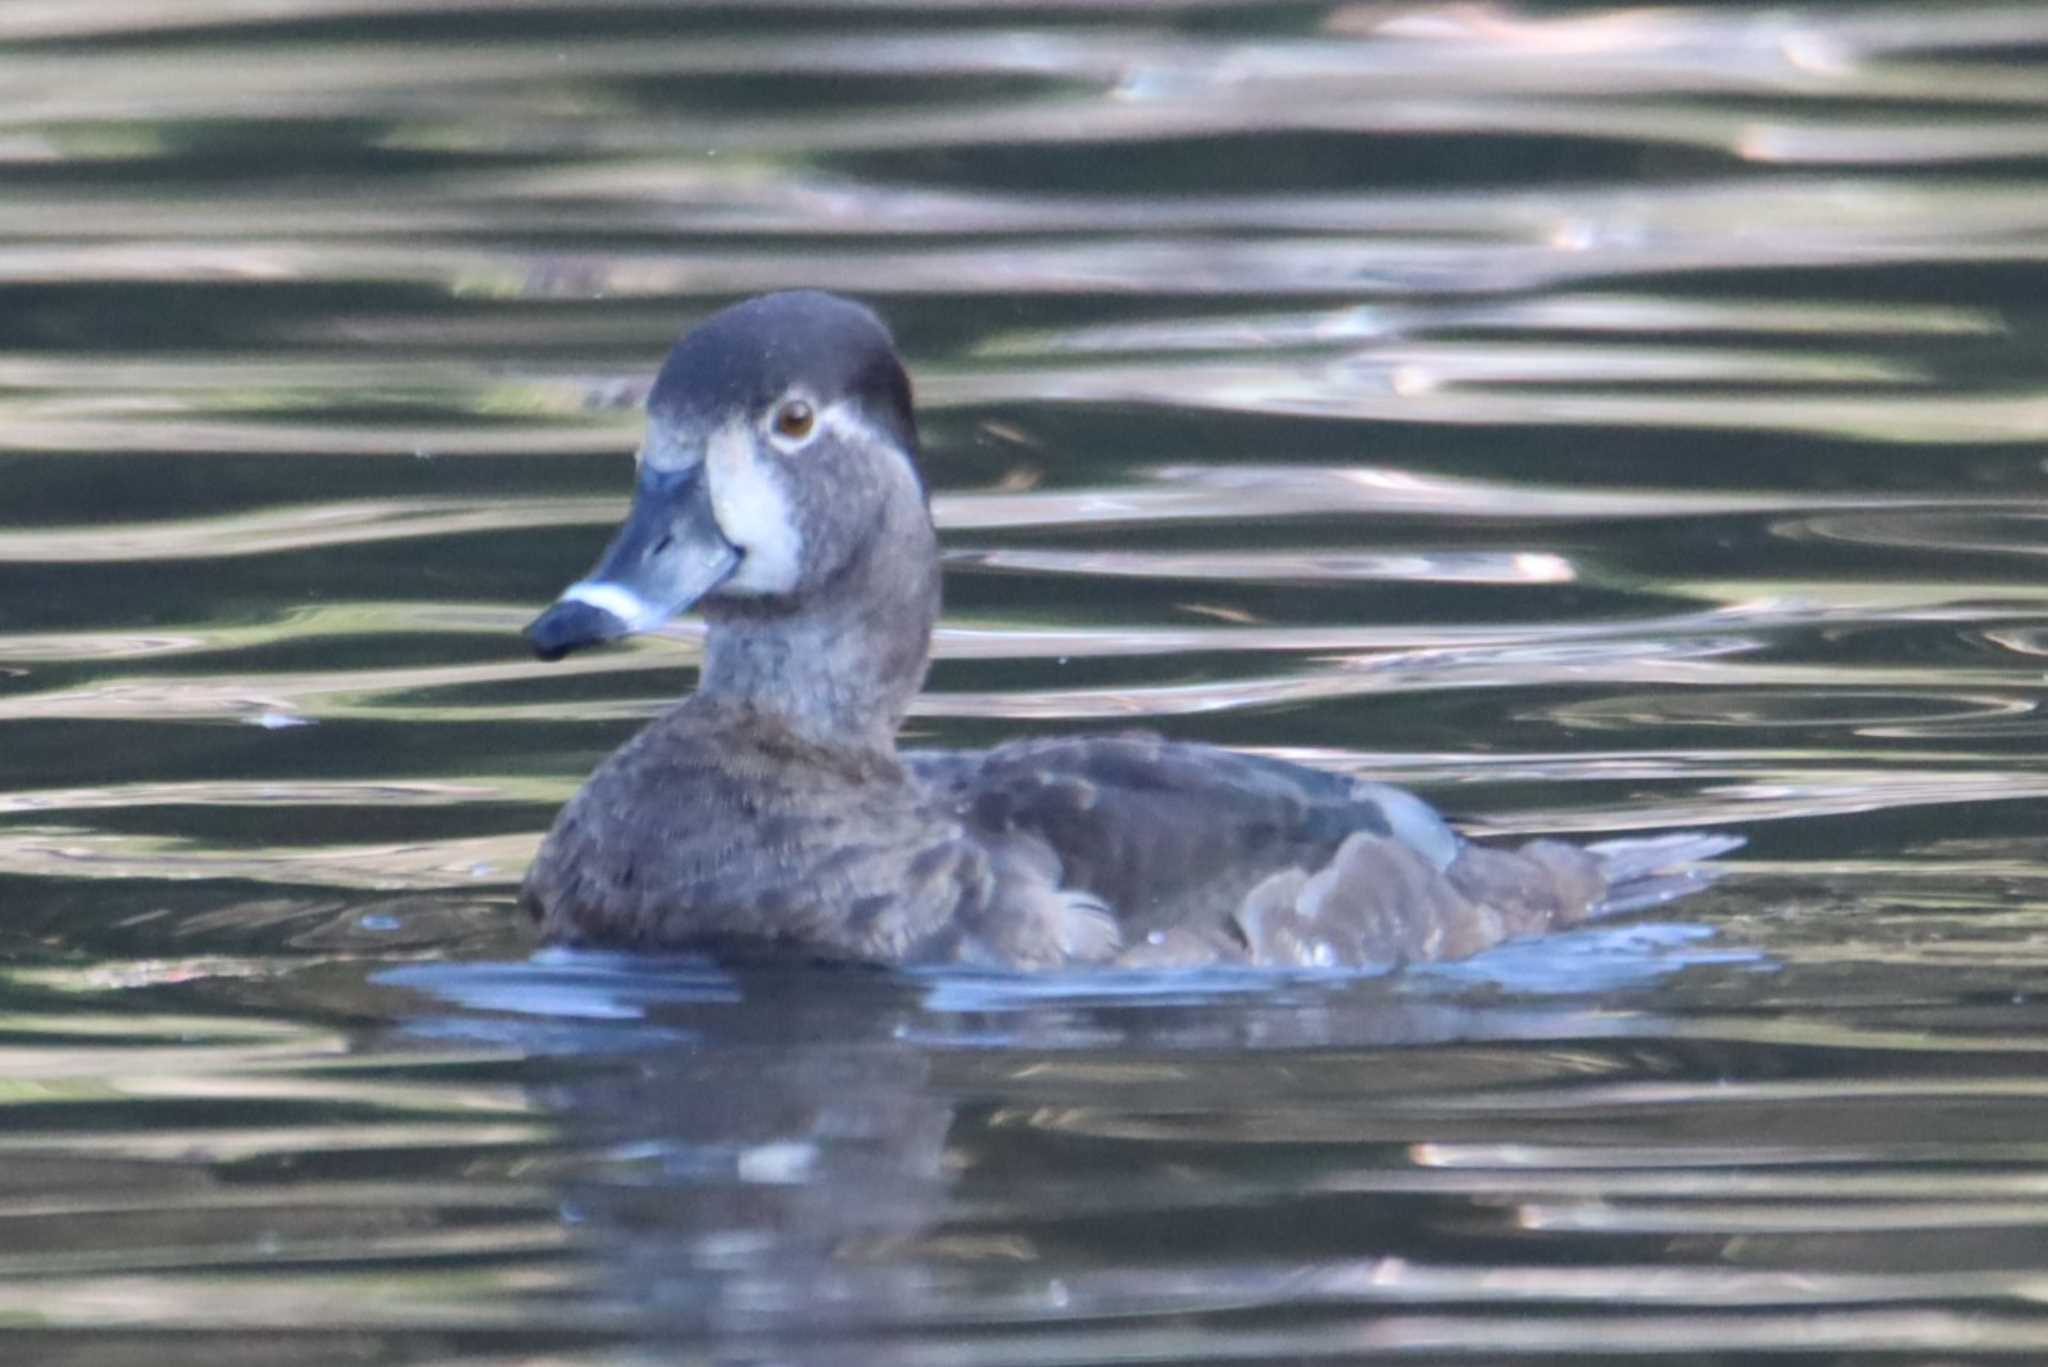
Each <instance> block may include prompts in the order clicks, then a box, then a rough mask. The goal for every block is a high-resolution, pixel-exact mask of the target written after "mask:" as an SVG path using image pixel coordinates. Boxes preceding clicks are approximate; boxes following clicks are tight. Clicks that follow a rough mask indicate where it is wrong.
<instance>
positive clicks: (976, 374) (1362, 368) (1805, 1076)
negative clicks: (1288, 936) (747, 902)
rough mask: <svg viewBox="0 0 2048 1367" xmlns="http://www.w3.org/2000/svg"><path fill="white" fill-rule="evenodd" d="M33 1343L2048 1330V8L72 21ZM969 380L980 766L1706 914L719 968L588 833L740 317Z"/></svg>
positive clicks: (1803, 1358)
mask: <svg viewBox="0 0 2048 1367" xmlns="http://www.w3.org/2000/svg"><path fill="white" fill-rule="evenodd" d="M0 89H4V90H5V91H6V92H7V100H6V103H5V108H4V110H0V182H4V185H5V192H4V193H0V412H4V421H0V490H4V492H0V1012H4V1015H0V1030H4V1036H0V1101H4V1103H5V1108H4V1110H0V1117H4V1119H0V1154H4V1157H0V1358H4V1359H5V1360H6V1361H9V1362H22V1363H37V1364H60V1365H62V1367H87V1365H89V1367H121V1365H122V1364H131V1363H133V1364H148V1367H179V1364H185V1363H191V1364H209V1367H214V1365H218V1364H243V1363H248V1364H259V1363H260V1364H273V1363H278V1362H287V1361H290V1362H300V1361H304V1362H312V1361H321V1362H327V1361H333V1362H344V1361H345V1362H360V1363H378V1364H409V1365H410V1364H489V1365H491V1367H506V1365H509V1364H515V1363H517V1364H541V1363H547V1364H579V1365H582V1364H615V1363H653V1362H673V1361H688V1362H701V1363H718V1364H770V1363H775V1364H781V1363H820V1364H824V1363H830V1364H848V1363H854V1364H859V1363H873V1364H913V1365H915V1364H932V1365H933V1367H938V1365H939V1364H947V1365H950V1364H999V1363H1016V1364H1028V1365H1046V1367H1050V1365H1054V1364H1057V1365H1059V1367H1068V1365H1070V1364H1071V1365H1074V1367H1078V1365H1079V1364H1093V1363H1213V1364H1230V1363H1249V1362H1264V1361H1286V1362H1339V1361H1358V1360H1378V1359H1386V1360H1418V1361H1419V1360H1426V1361H1429V1362H1431V1363H1475V1364H1477V1363H1522V1362H1528V1363H1538V1362H1572V1361H1583V1360H1598V1361H1601V1362H1648V1363H1661V1364H1688V1365H1689V1367H1690V1365H1694V1364H1704V1363H1766V1362H1769V1363H1777V1362H1791V1361H1797V1362H1809V1361H1811V1362H1826V1363H1845V1362H1851V1361H1862V1360H1866V1359H1871V1360H1880V1359H1881V1360H1885V1361H1911V1362H1924V1363H1935V1362H1940V1363H1957V1362H1963V1361H1972V1362H1975V1361H1986V1362H1989V1361H2005V1362H2013V1363H2018V1362H2033V1361H2041V1360H2044V1359H2048V1317H2044V1316H2043V1314H2042V1312H2041V1300H2042V1297H2043V1294H2044V1291H2043V1289H2044V1287H2048V1228H2044V1227H2048V1137H2044V1136H2048V1035H2044V1027H2048V1005H2044V1004H2043V1002H2042V1000H2041V998H2040V996H2039V993H2040V989H2041V987H2042V985H2043V982H2044V969H2048V859H2044V856H2048V836H2044V832H2043V825H2044V822H2043V816H2044V802H2048V763H2044V755H2048V747H2044V741H2048V725H2044V720H2043V711H2042V702H2043V698H2044V687H2043V682H2044V677H2048V572H2044V571H2048V558H2044V557H2048V497H2044V495H2048V469H2044V465H2048V274H2044V271H2043V262H2044V259H2048V8H2044V7H2041V6H2038V5H2032V4H2018V3H2016V4H2004V5H1998V4H1971V3H1959V4H1949V5H1940V6H1935V5H1918V6H1916V5H1909V4H1892V5H1856V4H1850V5H1843V6H1835V7H1827V8H1821V7H1815V8H1811V9H1805V10H1801V9H1794V8H1783V7H1768V8H1767V7H1761V6H1758V7H1750V6H1743V5H1732V4H1731V5H1714V6H1700V7H1696V8H1691V9H1686V8H1593V7H1586V6H1576V5H1567V4H1542V5H1533V4H1532V5H1529V6H1525V7H1519V8H1518V7H1512V6H1508V5H1495V4H1489V3H1449V2H1448V0H1446V2H1445V3H1437V4H1429V3H1415V4H1408V5H1389V4H1377V3H1363V2H1361V3H1351V4H1344V3H1329V2H1328V0H1319V2H1317V3H1300V4H1295V3H1261V4H1240V3H1229V2H1228V0H1178V3H1175V2H1173V0H1159V2H1158V3H1138V2H1137V0H1134V2H1133V3H1129V4H1105V3H1094V2H1091V0H1032V2H1031V3H1024V2H1023V0H1019V2H1018V3H1014V4H1005V3H989V4H969V3H960V2H959V0H954V2H952V3H947V2H946V0H931V2H930V3H925V4H911V3H903V4H892V3H884V2H883V0H858V2H857V3H850V4H845V5H840V6H804V5H799V4H780V3H760V4H751V5H720V4H709V3H707V4H686V3H662V2H659V0H616V2H615V3H607V4H604V5H601V6H585V5H578V4H574V3H571V2H570V0H437V2H436V3H427V4H413V3H400V0H273V2H272V3H265V4H260V5H252V4H245V3H239V2H238V0H190V3H185V4H180V5H177V6H152V5H141V4H132V3H121V2H120V0H95V2H94V3H91V4H65V5H60V4H20V3H17V4H13V5H9V6H6V7H4V8H0ZM797 285H809V286H820V287H824V288H829V289H835V290H840V291H844V292H848V293H852V294H855V295H857V296H859V297H860V298H862V299H863V300H865V301H866V302H868V303H869V304H871V305H873V306H874V307H875V308H877V309H878V310H879V311H880V312H882V313H883V314H884V315H885V316H886V317H887V318H888V319H889V321H890V322H891V324H892V326H893V327H894V328H895V330H896V333H897V336H898V339H899V341H900V342H901V344H902V347H903V350H904V352H905V355H906V357H907V359H908V361H909V364H910V367H911V371H912V374H913V378H914V380H915V383H916V386H917V392H918V399H919V408H920V414H921V421H922V425H923V430H924V440H925V445H926V454H925V466H926V473H927V476H928V480H929V482H930V485H931V488H932V492H933V496H934V509H935V512H936V515H937V518H938V521H939V524H940V527H941V532H942V540H943V543H944V548H945V555H946V560H947V588H946V593H947V605H946V611H945V616H944V619H943V622H942V624H941V628H940V632H939V636H938V640H937V642H936V662H935V665H934V668H933V671H932V675H931V679H930V683H929V686H928V690H927V692H926V694H925V695H924V697H923V698H922V699H921V701H920V703H919V705H918V707H917V709H916V711H915V713H914V714H913V716H912V719H911V722H910V726H909V733H910V736H911V738H912V739H913V740H914V742H915V743H916V744H919V745H922V746H948V747H950V746H973V745H982V744H987V743H991V742H993V741H995V740H997V739H1001V738H1004V737H1011V736H1029V735H1049V734H1056V733H1061V732H1068V731H1077V730H1114V729H1120V728H1128V727H1142V728H1146V729H1150V730H1153V731H1157V732H1161V733H1165V734H1168V735H1171V736H1176V737H1185V738H1191V739H1201V740H1207V741H1212V742H1218V743H1222V744H1228V745H1232V746H1240V747H1244V748H1247V749H1251V750H1255V751H1258V752H1260V753H1265V754H1272V755H1278V756H1283V757H1288V758H1292V759H1295V760H1301V761H1307V762H1311V763H1315V764H1318V765H1322V766H1324V767H1328V768H1331V769H1335V770H1339V771H1342V772H1346V773H1356V774H1361V775H1365V774H1369V775H1372V776H1375V777H1380V778H1385V779H1388V780H1390V781H1393V782H1397V783H1400V784H1403V785H1406V786H1409V787H1412V788H1414V789H1416V790H1417V791H1419V792H1421V793H1422V794H1424V795H1425V796H1427V797H1428V798H1429V799H1431V800H1432V801H1433V802H1435V803H1437V804H1438V805H1440V806H1441V807H1443V808H1444V809H1445V810H1446V811H1447V812H1449V813H1451V814H1453V815H1454V816H1455V818H1456V819H1457V821H1458V823H1459V824H1460V826H1461V827H1462V828H1463V829H1465V830H1467V831H1470V832H1472V833H1474V834H1477V835H1482V836H1502V837H1516V838H1522V837H1527V836H1529V835H1532V834H1557V835H1562V836H1566V837H1569V838H1574V839H1592V838H1599V837H1606V836H1617V835H1626V834H1631V833H1651V832H1656V831H1662V830H1669V829H1687V828H1690V829H1707V830H1717V831H1729V832H1734V833H1739V834H1741V835H1743V836H1745V837H1746V838H1747V841H1748V844H1747V845H1746V847H1745V848H1744V849H1743V850H1741V851H1740V852H1739V853H1737V854H1736V855H1734V856H1732V857H1730V858H1728V859H1727V860H1725V861H1724V870H1723V874H1722V876H1721V877H1720V879H1719V881H1718V882H1716V883H1715V884H1714V885H1713V886H1712V887H1711V888H1709V889H1708V890H1706V891H1705V892H1703V893H1701V894H1698V895H1696V896H1693V897H1691V898H1689V899H1687V900H1684V901H1679V902H1674V903H1671V904H1668V905H1666V906H1664V907H1660V908H1658V909H1656V910H1655V911H1653V912H1649V913H1645V914H1639V915H1636V916H1632V917H1629V918H1626V919H1621V920H1617V921H1613V922H1610V923H1604V924H1599V925H1595V926H1592V927H1589V928H1586V929H1582V930H1578V931H1574V932H1571V933H1568V934H1564V935H1560V936H1557V937H1554V938H1551V939H1546V940H1541V941H1529V942H1520V943H1516V944H1512V945H1509V946H1506V947H1504V948H1501V949H1499V950H1496V951H1493V952H1491V953H1488V954H1485V955H1482V956H1480V957H1478V958H1476V959H1472V960H1469V961H1465V962H1462V963H1454V964H1444V965H1437V966H1432V967H1429V968H1426V969H1418V970H1413V971H1408V972H1404V973H1396V974H1391V975H1377V976H1373V975H1357V974H1350V975H1345V974H1333V973H1323V974H1316V973H1308V974H1295V975H1275V974H1259V973H1249V972H1235V973H1233V972H1222V971H1209V972H1202V973H1193V974H1188V973H1180V974H1169V973H1152V974H1142V973H1126V974H1099V975H1092V976H1074V975H1066V976H1052V977H1046V978H1040V979H1032V978H1019V977H1008V976H1003V975H998V974H973V973H964V972H920V973H895V974H889V973H881V972H865V971H846V972H827V971H822V970H815V969H798V968H788V969H774V968H769V967H760V968H755V969H750V970H747V971H736V970H724V969H720V968H717V967H714V966H711V965H709V964H706V963H703V962H696V961H690V960H659V961H657V960H635V959H631V958H626V957H619V956H610V955H604V954H595V953H568V952H564V951H559V950H543V949H538V948H537V947H536V945H535V943H534V940H533V937H532V935H531V932H530V930H529V929H528V927H527V926H526V925H525V924H524V923H523V921H522V919H521V918H520V917H519V916H518V914H517V912H516V909H515V892H516V888H517V884H518V879H519V877H520V874H521V872H522V871H523V869H524V867H525V865H526V863H527V861H528V859H529V858H530V857H531V855H532V852H533V850H534V848H535V845H536V843H537V841H538V839H539V836H540V834H541V832H542V831H543V830H544V829H545V828H546V826H547V823H548V822H549V820H550V819H551V818H552V816H553V813H554V811H555V809H556V808H557V807H558V806H559V805H560V804H561V803H562V802H563V801H564V800H565V799H566V798H567V797H568V796H569V794H570V793H572V792H573V791H574V790H575V788H576V786H577V785H578V784H579V783H580V782H581V781H582V779H583V778H584V776H585V775H587V774H588V772H589V771H590V769H591V767H592V766H593V765H594V764H595V763H596V762H597V761H598V759H599V758H601V757H602V756H603V755H604V754H605V753H607V752H608V751H609V750H610V749H612V748H613V747H614V746H616V745H617V744H619V743H620V742H621V741H622V740H623V739H624V738H625V737H626V736H628V735H629V734H631V733H632V732H633V731H634V729H635V728H636V727H638V726H639V725H640V724H642V723H643V722H644V721H645V720H646V719H647V718H649V717H651V716H653V715H654V714H655V713H657V712H658V711H659V710H660V709H661V708H662V707H664V706H665V705H666V704H667V703H668V702H669V701H670V700H671V699H673V698H675V697H677V696H679V695H681V694H682V693H683V692H685V691H686V690H687V689H688V687H689V685H690V682H691V680H692V679H693V677H694V668H695V664H696V661H697V659H698V652H699V647H700V644H701V639H702V636H701V628H699V627H698V626H697V625H696V624H695V623H694V622H693V621H688V620H686V621H683V622H680V623H678V624H676V625H674V626H671V627H669V628H668V629H666V630H665V631H663V632H661V633H659V634H658V635H655V636H652V637H647V638H642V639H639V640H636V641H634V642H631V643H628V644H624V645H620V646H616V647H612V648H608V649H605V650H601V651H592V652H586V653H582V654H579V655H577V656H575V657H573V658H572V659H570V660H567V661H564V662H561V663H558V664H553V665H544V664H541V663H538V662H536V661H534V660H533V659H531V658H530V656H529V655H528V653H527V651H526V649H525V646H524V644H523V642H522V641H521V639H520V637H519V629H520V627H521V626H522V625H523V624H524V623H525V622H526V621H527V620H529V619H530V618H531V617H532V615H533V614H534V613H535V612H536V611H537V610H538V609H539V608H540V607H541V606H542V605H544V604H545V603H546V602H547V601H548V600H550V599H551V598H552V597H553V596H554V594H555V593H556V592H558V591H559V590H560V589H561V587H562V586H563V585H564V584H565V583H567V582H568V581H569V580H570V579H572V578H574V577H575V576H576V575H577V574H578V573H580V572H581V571H582V570H583V569H584V568H585V567H586V566H587V565H588V564H589V563H590V561H591V559H592V558H593V556H594V555H595V554H596V552H597V550H598V548H599V547H600V545H601V544H602V542H603V540H604V538H605V536H606V535H607V530H608V528H609V526H610V525H611V524H612V523H613V522H615V520H616V519H617V518H618V517H619V515H620V513H621V511H622V510H623V508H624V506H625V499H626V494H627V490H628V486H629V483H630V471H631V465H630V459H629V457H630V453H631V452H632V450H633V448H634V446H635V444H636V442H637V441H638V435H639V420H638V416H637V405H638V403H639V401H640V400H641V398H642V397H644V394H645V392H646V388H647V386H648V384H649V382H650V381H651V379H652V376H653V372H654V370H655V368H656V366H657V365H658V364H659V361H660V359H661V357H662V355H663V353H664V352H665V350H666V348H667V347H668V345H669V344H670V342H671V341H672V340H673V338H674V336H675V335H676V333H677V332H678V331H679V330H680V329H681V328H683V327H685V326H687V325H688V324H690V323H692V322H694V321H696V320H697V319H700V318H702V317H703V316H705V315H706V314H707V313H708V312H709V311H711V310H712V309H714V308H716V307H719V306H721V305H723V304H725V303H728V302H730V301H732V300H734V299H736V298H738V297H741V296H743V295H746V294H750V293H753V292H757V291H761V290H768V289H775V288H784V287H790V286H797Z"/></svg>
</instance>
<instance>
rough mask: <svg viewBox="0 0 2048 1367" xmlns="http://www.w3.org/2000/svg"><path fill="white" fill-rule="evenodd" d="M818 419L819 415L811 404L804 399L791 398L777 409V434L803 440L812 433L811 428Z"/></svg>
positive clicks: (793, 439) (794, 439)
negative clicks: (812, 409)
mask: <svg viewBox="0 0 2048 1367" xmlns="http://www.w3.org/2000/svg"><path fill="white" fill-rule="evenodd" d="M817 421H818V415H817V414H816V413H814V412H812V411H811V406H810V405H809V404H807V403H805V402H804V401H803V400H802V399H791V400H790V401H789V402H788V403H786V404H784V405H782V407H780V408H778V409H776V410H775V435H776V436H778V437H788V438H789V439H790V440H792V441H802V440H803V439H804V438H805V437H808V436H809V435H811V428H812V427H813V426H814V425H816V423H817Z"/></svg>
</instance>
